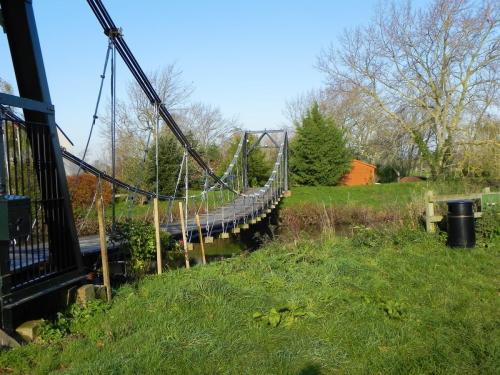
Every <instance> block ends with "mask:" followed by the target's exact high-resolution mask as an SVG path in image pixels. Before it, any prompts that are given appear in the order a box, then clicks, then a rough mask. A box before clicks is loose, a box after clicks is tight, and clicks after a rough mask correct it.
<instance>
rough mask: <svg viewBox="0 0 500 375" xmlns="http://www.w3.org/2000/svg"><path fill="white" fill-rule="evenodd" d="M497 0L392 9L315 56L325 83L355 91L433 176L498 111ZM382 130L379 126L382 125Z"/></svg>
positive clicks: (438, 1) (441, 0)
mask: <svg viewBox="0 0 500 375" xmlns="http://www.w3.org/2000/svg"><path fill="white" fill-rule="evenodd" d="M499 8H500V4H499V3H498V2H490V1H481V2H480V3H479V4H476V3H473V2H472V1H469V0H434V2H433V3H432V4H431V5H430V7H429V8H428V9H427V10H415V9H413V8H412V6H411V2H407V3H405V4H404V5H401V4H399V3H392V4H391V5H389V6H388V7H383V8H381V9H380V10H379V12H378V13H377V15H376V17H375V20H374V21H373V22H372V23H371V24H370V25H369V26H367V27H364V28H357V29H355V30H354V31H345V32H344V34H343V36H342V38H341V40H340V44H341V48H340V49H335V48H334V47H333V46H330V48H328V49H326V50H325V51H323V52H322V54H321V55H320V57H319V58H318V67H319V69H320V70H321V71H323V72H324V73H325V74H326V75H327V77H328V85H329V86H330V87H334V88H335V89H336V90H341V91H344V92H349V91H353V90H355V91H357V92H358V93H359V94H360V95H361V97H362V98H363V100H365V101H366V103H367V104H369V105H371V106H373V109H374V111H375V112H376V113H379V114H380V116H381V117H380V118H383V119H384V120H385V123H386V124H394V125H395V126H396V128H397V129H399V130H401V131H402V132H404V133H405V134H406V135H407V136H408V138H409V139H411V142H412V143H413V145H414V146H416V147H417V148H418V151H419V153H420V155H421V157H422V158H423V160H424V161H425V162H426V164H427V165H428V167H429V169H430V172H431V175H432V176H433V177H437V176H438V175H439V174H441V173H446V172H448V171H449V170H450V169H451V168H452V167H453V165H452V155H453V152H454V149H455V147H456V145H457V142H460V141H462V140H464V139H466V137H467V128H469V127H470V126H474V124H477V123H478V121H479V122H481V118H482V117H484V116H486V115H488V114H490V113H491V112H494V111H495V110H498V104H499V101H498V99H499V83H500V78H499V74H498V67H499V62H500V53H499V52H500V51H499V47H500V41H499V25H500V20H499V15H500V11H499ZM382 126H383V125H382Z"/></svg>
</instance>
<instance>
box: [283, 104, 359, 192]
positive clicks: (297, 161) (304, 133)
mask: <svg viewBox="0 0 500 375" xmlns="http://www.w3.org/2000/svg"><path fill="white" fill-rule="evenodd" d="M350 165H351V153H350V151H349V149H348V148H347V144H346V140H345V137H344V134H343V132H342V130H341V129H340V128H338V127H337V126H336V125H335V123H334V121H333V119H331V118H329V117H327V116H323V115H322V114H321V112H320V110H319V106H318V103H314V104H313V105H312V107H311V108H310V109H309V111H308V112H307V114H306V115H305V116H304V117H303V118H302V121H301V124H299V125H298V126H297V133H296V135H295V137H294V138H293V140H292V142H291V144H290V171H291V173H292V179H293V182H294V183H296V184H299V185H327V186H331V185H335V184H336V183H337V181H338V180H339V178H340V177H342V176H343V175H344V174H345V173H346V172H348V171H349V170H350Z"/></svg>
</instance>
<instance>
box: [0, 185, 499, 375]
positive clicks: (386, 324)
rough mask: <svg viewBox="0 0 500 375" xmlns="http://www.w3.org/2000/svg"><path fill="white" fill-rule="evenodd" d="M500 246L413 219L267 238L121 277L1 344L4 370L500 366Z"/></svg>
mask: <svg viewBox="0 0 500 375" xmlns="http://www.w3.org/2000/svg"><path fill="white" fill-rule="evenodd" d="M294 193H296V190H294ZM367 238H369V239H370V240H369V241H367V240H366V239H367ZM498 245H499V244H498V243H496V246H493V247H490V248H486V249H484V248H478V249H474V250H468V251H464V250H449V249H447V248H446V247H445V246H444V245H443V244H442V241H441V240H440V239H439V238H438V237H437V236H429V235H426V234H425V233H423V232H422V231H413V230H408V229H403V230H402V231H399V232H392V233H389V232H377V231H373V232H366V233H363V234H360V235H359V236H355V237H353V238H351V239H341V238H338V237H334V236H327V235H325V236H323V237H322V238H321V239H319V240H317V241H300V242H297V243H295V244H293V243H290V244H280V243H272V244H269V245H268V246H266V247H265V248H263V249H261V250H259V251H257V252H254V253H252V254H251V255H249V256H241V257H235V258H231V259H229V260H227V261H223V262H218V263H212V264H210V265H208V266H205V267H194V268H192V269H191V270H189V271H187V270H184V269H180V270H176V271H172V272H168V273H165V274H163V275H161V276H151V277H147V278H146V279H144V280H142V281H141V282H139V283H138V284H137V285H128V286H124V287H122V288H120V289H119V290H118V291H117V295H116V297H115V299H114V302H113V304H112V306H111V308H110V309H109V310H108V311H107V312H103V313H97V314H96V315H94V316H93V317H91V318H90V319H88V320H87V321H86V322H84V323H82V324H79V325H78V326H76V327H73V334H72V335H71V336H69V337H66V338H65V339H63V340H61V341H56V342H55V343H53V344H51V345H39V344H30V345H26V346H24V347H22V348H19V349H15V350H12V351H8V352H2V353H1V354H0V373H4V372H12V373H26V374H41V373H50V372H54V373H58V374H235V373H236V374H237V373H241V374H331V373H356V374H357V373H363V374H371V373H373V374H377V373H379V374H416V373H434V374H444V373H449V374H457V373H458V374H479V373H482V374H495V373H499V372H500V340H499V339H498V338H499V337H500V322H499V315H498V312H499V311H500V301H499V297H498V293H499V292H498V290H499V289H498V286H499V279H498V277H499V273H498V269H499V267H500V261H499V255H500V249H499V246H498ZM272 309H275V310H276V311H273V310H272ZM280 309H281V313H280V312H279V311H280ZM255 313H260V314H264V317H261V318H258V319H254V317H253V315H254V314H255ZM256 315H258V314H256ZM280 319H281V321H279V320H280ZM268 322H271V323H272V324H268ZM277 322H279V324H276V323H277Z"/></svg>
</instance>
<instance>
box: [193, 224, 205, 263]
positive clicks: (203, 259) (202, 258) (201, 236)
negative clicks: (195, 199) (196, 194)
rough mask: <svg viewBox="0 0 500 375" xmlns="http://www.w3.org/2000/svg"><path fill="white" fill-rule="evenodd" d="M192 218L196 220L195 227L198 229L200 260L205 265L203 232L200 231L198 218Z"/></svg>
mask: <svg viewBox="0 0 500 375" xmlns="http://www.w3.org/2000/svg"><path fill="white" fill-rule="evenodd" d="M194 218H195V220H196V226H197V227H198V236H199V237H200V248H201V260H202V262H203V264H207V260H206V258H205V244H204V243H203V232H202V230H201V223H200V216H198V214H196V216H195V217H194Z"/></svg>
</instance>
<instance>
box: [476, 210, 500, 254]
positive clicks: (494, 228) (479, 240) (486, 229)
mask: <svg viewBox="0 0 500 375" xmlns="http://www.w3.org/2000/svg"><path fill="white" fill-rule="evenodd" d="M499 238H500V209H499V208H497V207H495V208H490V209H488V210H485V211H484V212H483V215H482V217H481V218H480V219H477V220H476V244H477V245H478V246H481V247H490V246H492V245H493V243H494V242H495V241H496V240H498V239H499Z"/></svg>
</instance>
